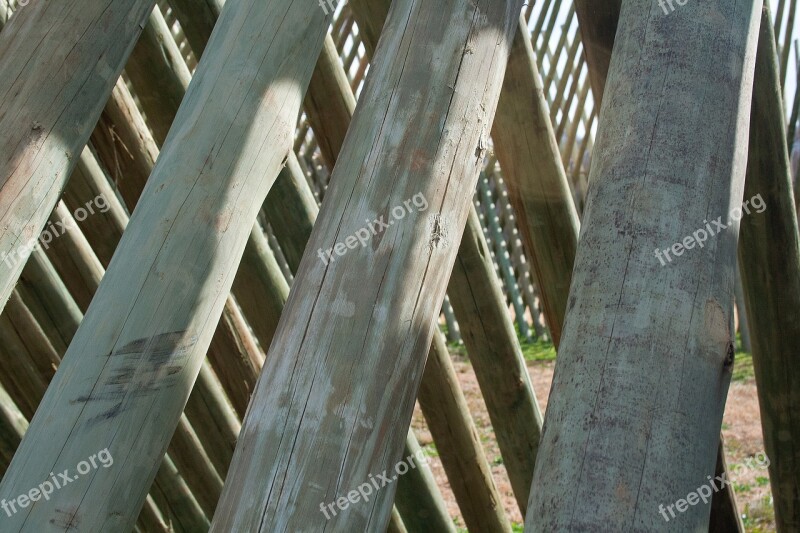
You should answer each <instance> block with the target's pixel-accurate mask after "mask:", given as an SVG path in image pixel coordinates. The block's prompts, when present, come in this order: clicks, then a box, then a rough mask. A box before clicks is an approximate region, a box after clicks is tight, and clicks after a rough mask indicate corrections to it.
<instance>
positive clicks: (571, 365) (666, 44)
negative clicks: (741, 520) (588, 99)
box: [526, 0, 761, 531]
mask: <svg viewBox="0 0 800 533" xmlns="http://www.w3.org/2000/svg"><path fill="white" fill-rule="evenodd" d="M760 7H761V2H760V1H753V0H726V1H722V2H715V3H714V4H705V3H694V4H692V3H689V4H687V5H685V6H681V7H679V8H678V9H677V10H676V11H675V12H673V13H671V14H669V15H666V16H665V15H664V13H663V12H662V11H661V10H660V9H654V8H653V6H652V5H651V4H650V3H643V2H640V1H638V0H625V1H624V2H623V4H622V11H621V14H620V24H619V30H618V32H617V37H616V43H615V48H614V56H613V58H612V61H611V68H610V72H609V76H608V81H607V86H606V89H605V96H604V99H603V107H602V111H601V121H600V129H599V132H598V139H597V144H596V149H595V154H594V159H593V164H592V174H591V178H590V180H589V183H590V190H589V196H588V199H587V205H586V211H585V212H584V223H583V227H582V234H581V240H580V244H579V247H578V254H577V257H576V266H575V270H574V272H573V280H572V286H571V290H570V298H569V305H568V311H567V318H566V323H565V329H564V336H563V338H562V342H561V347H560V350H559V358H558V361H557V363H556V372H555V376H554V381H553V389H552V392H551V395H550V402H549V404H548V409H547V412H546V416H545V425H544V432H543V435H542V441H541V444H540V448H539V457H538V460H537V463H536V470H535V475H534V487H536V489H537V490H536V491H532V493H531V494H532V496H531V500H530V502H529V506H528V514H527V522H526V529H527V530H529V531H553V530H562V529H567V528H572V529H596V528H603V529H610V530H629V529H633V530H656V529H666V528H673V527H674V528H678V529H681V530H684V529H685V530H696V529H700V528H706V527H707V525H708V517H709V511H710V504H705V505H704V504H702V503H701V504H698V505H695V506H689V507H688V509H686V511H685V512H684V513H680V512H678V513H677V515H676V516H675V517H669V519H670V520H671V521H672V522H671V523H670V524H669V525H667V523H666V522H665V519H664V518H663V517H662V514H660V513H659V506H660V505H664V506H665V507H666V506H668V505H671V504H673V503H674V502H675V501H676V500H678V499H680V498H685V497H686V495H687V494H689V493H690V492H693V491H696V490H697V489H698V487H701V486H703V485H707V484H708V483H709V482H708V480H707V476H712V477H713V474H714V472H715V459H716V455H717V447H718V444H719V429H720V425H721V422H722V413H723V409H724V405H725V398H726V393H727V389H728V384H729V382H730V374H731V367H732V362H733V337H732V335H733V333H732V332H731V330H730V325H731V323H732V306H733V284H734V277H735V276H734V272H735V259H736V256H735V252H736V239H737V233H738V231H737V230H738V224H736V223H734V224H733V225H731V226H730V227H728V228H727V229H725V230H720V233H719V234H713V235H709V236H707V240H706V242H705V243H704V246H703V247H702V248H700V247H698V246H697V245H694V244H693V245H692V248H691V249H684V250H682V251H681V250H680V249H678V251H679V252H680V256H677V255H678V254H677V253H675V254H674V255H670V257H671V258H672V261H671V262H665V264H663V265H662V264H661V260H660V259H658V257H657V254H655V253H654V250H663V249H664V248H667V247H671V246H672V245H673V243H683V242H686V238H687V237H691V236H692V235H693V234H694V233H695V232H696V231H697V230H698V229H701V228H706V223H707V222H706V219H708V220H715V219H716V218H717V217H718V216H720V217H722V218H723V224H725V223H726V219H727V217H728V213H729V212H730V210H731V209H732V208H733V207H737V206H740V205H741V204H740V202H741V199H742V194H743V186H744V183H743V181H744V170H745V164H746V153H747V135H746V132H747V124H748V119H749V111H750V96H751V90H752V75H753V65H754V59H755V44H756V37H757V28H758V22H759V14H760ZM708 224H709V227H711V223H710V222H709V223H708ZM695 238H699V237H695ZM687 246H688V244H687ZM676 458H680V460H676ZM652 480H656V482H651V481H652ZM708 488H709V489H710V487H708ZM673 507H674V505H673ZM668 516H669V515H668Z"/></svg>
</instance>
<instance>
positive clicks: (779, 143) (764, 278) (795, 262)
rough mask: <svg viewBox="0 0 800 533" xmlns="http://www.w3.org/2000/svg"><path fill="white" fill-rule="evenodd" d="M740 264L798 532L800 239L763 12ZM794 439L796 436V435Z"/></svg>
mask: <svg viewBox="0 0 800 533" xmlns="http://www.w3.org/2000/svg"><path fill="white" fill-rule="evenodd" d="M755 80H756V81H755V90H754V94H753V112H752V119H751V125H750V156H749V159H748V165H747V181H746V183H745V194H744V196H745V199H749V198H754V197H758V198H759V199H760V200H761V202H762V204H763V205H764V207H763V208H761V209H760V210H761V211H763V212H762V213H756V212H751V213H750V214H749V215H745V216H744V218H743V219H742V221H741V226H742V229H741V238H740V243H739V267H740V269H741V274H742V285H743V288H744V293H745V300H746V305H745V307H746V308H747V317H748V321H749V326H750V331H751V333H752V335H751V343H752V348H753V366H754V368H755V375H756V384H757V386H758V387H757V388H758V400H759V407H760V411H761V426H762V431H763V433H764V446H765V449H766V452H767V456H768V457H769V460H770V464H769V473H770V476H769V477H770V484H771V486H772V497H773V498H774V507H775V522H776V525H777V528H778V531H793V530H797V529H798V528H800V425H799V424H798V423H797V421H796V418H795V413H797V412H798V410H800V369H798V368H797V366H796V365H795V364H794V363H793V361H795V359H796V357H797V352H798V349H800V346H798V342H800V339H798V335H800V324H798V321H797V320H796V318H795V317H796V315H797V312H798V309H799V308H800V239H799V238H798V233H797V231H798V230H797V217H796V214H795V209H794V194H793V192H792V178H791V173H790V170H789V168H790V167H789V154H788V151H787V148H786V137H785V136H786V127H785V123H784V111H783V98H782V97H781V88H780V67H779V65H778V58H777V51H776V47H775V37H774V34H773V33H772V24H771V19H770V16H769V10H768V9H765V10H764V15H763V17H762V22H761V34H760V38H759V48H758V56H757V60H756V75H755ZM795 435H797V438H795V437H794V436H795Z"/></svg>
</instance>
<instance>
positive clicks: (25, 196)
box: [0, 0, 154, 309]
mask: <svg viewBox="0 0 800 533" xmlns="http://www.w3.org/2000/svg"><path fill="white" fill-rule="evenodd" d="M153 5H154V0H133V1H131V0H113V1H111V2H106V3H91V4H87V3H86V2H83V1H80V0H65V1H63V2H58V3H52V2H35V3H33V4H30V5H28V6H26V7H25V9H22V10H21V11H20V12H19V13H17V14H15V15H14V17H13V18H12V19H11V22H10V23H9V24H8V26H7V27H5V28H4V29H3V31H2V33H1V34H0V71H1V72H3V76H2V78H0V94H2V95H5V96H4V98H3V99H2V102H0V131H2V132H4V133H3V136H2V138H0V176H2V180H3V181H2V182H1V184H0V227H2V228H3V232H2V233H0V254H2V257H3V258H4V259H5V258H6V257H8V256H10V255H13V256H14V257H19V256H22V257H23V258H26V257H27V255H29V254H30V250H28V249H27V246H28V244H29V241H30V238H31V236H35V235H38V234H39V232H40V231H41V230H42V227H43V226H44V224H45V221H46V219H47V216H48V215H49V214H50V212H51V211H52V209H53V207H54V206H55V205H56V201H57V200H58V197H59V196H60V195H61V191H62V189H63V187H64V183H65V182H66V180H67V177H68V176H69V173H70V170H71V169H72V167H73V166H74V165H75V163H76V161H77V159H78V156H79V154H80V152H81V150H82V149H83V147H84V145H85V144H86V141H88V139H89V135H90V133H91V131H92V128H93V127H94V125H95V123H96V122H97V119H98V118H99V116H100V112H101V110H102V107H103V103H104V102H105V101H106V99H107V98H108V95H109V93H110V92H111V88H112V87H113V85H114V81H115V80H116V79H117V77H118V76H119V73H120V71H121V70H122V66H123V64H124V63H125V60H126V59H127V58H128V55H129V54H130V52H131V49H132V48H133V45H134V43H135V41H136V38H137V37H138V35H139V32H141V28H142V25H143V21H144V20H145V18H146V17H147V15H148V13H149V12H150V10H151V9H152V8H153ZM53 35H58V36H59V38H58V39H53V38H52V36H53ZM48 36H49V37H50V38H48ZM65 69H68V70H69V72H68V73H67V71H66V70H65ZM59 73H60V74H59ZM44 80H50V81H44ZM26 250H27V252H26ZM26 253H27V255H26ZM24 263H25V261H24V260H21V261H20V260H17V261H10V262H8V263H7V262H6V261H0V309H1V308H2V307H3V306H4V305H5V302H6V300H7V299H8V296H9V294H11V290H12V288H13V287H14V284H15V283H16V281H17V278H18V277H19V274H20V272H21V271H22V267H23V265H24ZM9 265H10V266H9Z"/></svg>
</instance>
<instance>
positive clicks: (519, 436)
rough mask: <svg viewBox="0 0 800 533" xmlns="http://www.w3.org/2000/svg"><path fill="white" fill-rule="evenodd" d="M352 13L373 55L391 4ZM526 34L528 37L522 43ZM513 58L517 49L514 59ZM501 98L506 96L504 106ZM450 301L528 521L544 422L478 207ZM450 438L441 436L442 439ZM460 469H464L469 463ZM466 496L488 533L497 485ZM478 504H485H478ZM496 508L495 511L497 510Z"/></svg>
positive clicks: (356, 5)
mask: <svg viewBox="0 0 800 533" xmlns="http://www.w3.org/2000/svg"><path fill="white" fill-rule="evenodd" d="M380 6H383V7H384V8H385V9H386V10H385V11H378V10H377V8H378V7H380ZM352 9H353V13H354V15H355V16H356V18H357V19H358V20H359V27H365V28H368V30H367V31H365V32H364V43H365V46H366V48H367V50H371V49H374V45H375V42H374V41H373V39H377V35H376V33H375V31H374V28H378V29H380V28H381V27H382V26H383V23H384V20H383V19H380V18H378V19H373V17H381V16H383V17H385V15H386V13H388V4H387V3H386V2H370V3H369V5H366V3H365V2H364V1H361V0H356V1H355V2H353V3H352ZM370 28H371V30H370ZM520 31H523V32H525V31H526V30H525V29H521V28H518V30H517V34H515V38H514V42H515V43H516V42H517V41H518V40H519V32H520ZM526 35H527V34H526V33H523V38H525V36H526ZM515 46H516V44H515ZM513 53H514V52H513V47H512V55H513ZM510 63H511V60H510V61H509V64H510ZM506 77H508V71H506ZM504 87H505V84H504ZM312 88H313V86H312ZM502 99H503V96H502V93H501V97H500V100H501V101H502ZM499 105H500V104H498V106H499ZM498 110H499V107H498ZM495 123H496V119H495ZM498 231H500V230H499V229H498ZM512 277H513V274H512ZM448 294H449V295H450V298H451V303H452V304H453V307H454V309H455V311H456V316H457V318H458V321H459V324H461V327H462V336H463V338H464V343H465V345H466V347H467V352H468V354H469V357H470V360H471V361H472V362H473V365H474V367H475V374H476V376H477V377H478V382H479V384H480V386H481V392H482V394H483V397H484V400H485V401H486V406H487V410H488V411H489V414H490V417H491V419H492V427H493V428H494V430H495V433H496V435H497V440H498V443H499V446H500V450H501V453H502V455H503V460H504V462H505V464H506V468H507V471H508V474H509V479H510V480H511V484H512V487H513V490H514V495H515V497H516V499H517V503H518V505H519V508H520V510H521V511H522V513H523V515H524V513H525V509H526V504H527V501H528V493H529V491H530V484H531V480H532V479H533V465H534V462H535V459H536V448H537V443H538V442H539V436H540V434H541V428H542V415H541V412H540V411H539V407H538V405H537V402H536V395H535V394H534V392H533V387H532V385H531V382H530V378H529V377H528V373H527V368H526V366H525V361H524V360H523V358H522V351H521V349H520V347H519V341H518V339H517V335H516V333H515V331H514V325H513V323H512V322H511V320H510V318H509V316H508V308H507V306H506V302H505V298H504V296H503V294H502V291H500V290H499V285H498V280H497V277H496V275H495V271H494V266H493V265H492V259H491V257H490V253H489V249H488V246H487V244H486V240H485V238H484V235H483V230H482V228H481V225H480V221H479V219H478V215H477V212H476V211H475V208H474V207H472V208H471V209H470V214H469V216H468V217H467V223H466V227H465V229H464V233H463V237H462V239H461V245H460V246H459V249H458V256H457V259H456V262H455V264H454V267H453V271H452V274H451V278H450V282H449V284H448ZM431 349H432V352H435V351H436V346H435V343H434V345H433V346H432V348H431ZM427 372H428V370H427V367H426V373H427ZM423 380H425V377H423ZM434 383H435V382H432V383H431V386H437V385H434ZM469 425H471V422H469ZM445 436H446V435H440V440H442V439H443V437H445ZM454 444H455V443H454ZM462 444H466V443H463V442H462ZM458 449H459V450H460V452H458V453H467V454H468V453H469V451H468V450H469V447H465V448H460V447H459V448H458ZM461 463H462V468H463V464H464V459H463V458H461ZM448 466H451V468H452V469H451V470H450V472H453V470H455V469H456V468H457V465H455V464H452V465H448ZM474 466H475V465H473V468H469V469H468V470H469V471H470V472H471V473H472V474H471V477H474V478H476V479H480V475H479V473H480V468H478V469H477V472H476V469H475V468H474ZM464 470H465V471H466V470H467V469H466V468H465V469H464ZM451 475H453V474H451ZM451 484H453V485H454V486H456V487H457V488H460V487H459V484H460V481H455V480H454V481H451ZM465 489H468V490H465V491H464V492H456V497H457V498H458V499H459V502H460V503H463V505H461V508H462V509H464V508H467V509H470V510H467V511H463V512H464V514H465V520H466V519H467V518H469V519H470V520H469V521H468V523H467V526H468V527H471V528H475V526H479V528H478V529H479V530H483V529H481V528H485V527H486V523H485V522H482V520H481V518H479V517H477V516H475V515H479V514H481V511H480V509H484V508H486V506H487V503H488V502H490V501H491V500H492V499H493V498H494V497H495V496H494V494H493V490H492V484H488V485H487V484H485V483H484V484H483V485H482V486H479V485H470V486H469V487H465ZM476 499H479V500H480V501H482V502H483V503H482V504H479V505H475V501H476ZM489 508H491V504H490V503H489ZM494 518H495V520H496V521H495V522H494V526H493V527H502V526H501V524H502V523H503V521H504V518H505V517H501V516H499V515H497V516H495V517H494ZM470 522H471V524H470Z"/></svg>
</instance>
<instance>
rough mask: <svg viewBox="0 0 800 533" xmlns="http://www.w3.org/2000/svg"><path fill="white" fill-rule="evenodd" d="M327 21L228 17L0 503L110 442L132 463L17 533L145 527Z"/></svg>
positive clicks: (93, 481)
mask: <svg viewBox="0 0 800 533" xmlns="http://www.w3.org/2000/svg"><path fill="white" fill-rule="evenodd" d="M48 5H50V4H48ZM276 13H280V14H281V16H277V15H276ZM327 23H328V20H326V18H325V17H324V16H323V14H322V12H321V11H317V10H309V9H308V5H307V3H306V2H301V1H300V0H296V1H292V2H290V3H288V4H287V3H286V2H278V1H277V0H275V1H268V2H267V3H266V4H264V3H263V1H262V0H258V1H256V0H245V1H242V2H237V3H231V4H229V5H228V6H226V8H225V9H223V12H222V15H221V17H220V20H219V21H218V23H217V24H218V25H219V26H220V28H221V29H220V31H218V32H216V33H215V34H214V35H213V36H212V39H211V42H210V43H209V48H208V50H207V52H206V55H205V58H204V60H203V62H202V63H201V64H200V65H199V66H198V70H197V72H196V73H195V76H194V78H193V80H192V83H191V85H190V88H189V91H188V92H187V94H186V97H185V98H184V101H183V103H182V105H181V109H180V111H179V113H178V116H177V118H176V122H175V123H174V124H173V126H172V129H171V132H170V135H169V138H168V140H167V142H166V144H165V146H164V149H163V150H162V153H161V155H160V157H159V160H158V164H157V165H156V168H155V169H154V171H153V175H152V176H151V178H150V180H148V184H147V187H146V188H145V191H144V192H143V197H142V199H141V200H140V202H139V205H138V207H137V209H136V211H135V212H134V214H133V216H132V218H131V222H130V224H129V225H128V228H127V230H126V231H125V234H124V235H123V238H122V241H121V242H120V246H119V248H118V250H117V252H116V253H115V256H114V260H113V261H112V262H111V265H110V266H109V269H108V271H107V272H106V275H105V277H104V278H103V282H102V283H101V285H100V288H99V290H98V292H97V294H96V295H95V297H94V299H93V301H92V304H91V305H90V307H89V310H88V312H87V314H86V317H85V318H84V321H83V323H82V324H81V327H80V328H79V329H78V332H77V334H76V335H75V339H74V340H73V342H72V344H71V345H70V348H69V350H68V351H67V354H66V356H65V357H64V361H63V363H62V366H61V367H60V369H59V372H58V373H57V374H56V377H55V379H54V381H53V384H52V385H51V388H50V391H49V392H48V394H47V395H46V396H45V399H44V400H43V404H42V405H43V407H44V408H43V410H42V412H44V413H47V416H37V417H34V419H33V420H32V422H31V426H30V428H29V430H28V433H27V434H26V436H25V438H24V439H23V442H22V444H21V446H20V449H19V451H18V452H17V455H16V456H15V459H14V461H13V462H12V464H11V466H10V468H9V470H8V472H7V473H6V476H5V477H4V479H3V481H2V483H1V484H0V496H2V497H7V498H10V497H13V496H15V495H16V494H18V493H20V491H23V490H27V488H28V487H30V486H33V483H34V480H41V479H44V477H46V474H47V473H49V472H50V471H52V469H53V468H57V467H58V466H60V465H62V464H63V465H64V467H62V468H65V467H67V466H71V465H73V464H76V463H77V462H78V461H80V460H81V459H82V458H83V457H84V454H85V453H86V452H85V451H86V450H87V449H91V448H92V447H95V446H99V445H101V444H102V445H103V447H105V446H108V447H109V449H110V451H111V453H114V452H115V450H124V453H126V454H127V455H126V461H124V462H120V463H119V464H118V465H115V471H114V472H113V475H103V474H102V473H97V474H96V475H94V476H86V477H84V478H81V479H79V480H78V481H77V482H73V483H71V484H70V485H66V486H64V487H63V488H62V489H61V490H60V491H59V494H58V500H57V502H56V501H55V500H51V501H49V502H41V501H40V502H39V504H37V505H36V506H33V507H30V508H27V509H25V510H24V511H21V512H19V513H17V514H15V515H14V516H13V517H12V518H9V519H8V522H7V523H8V524H9V527H12V528H13V527H16V526H17V524H21V523H22V522H23V521H25V523H26V526H28V527H32V528H45V527H46V525H47V524H48V523H49V521H50V519H52V518H53V517H54V515H55V513H56V512H57V511H56V509H57V508H61V507H63V506H65V505H66V506H71V507H72V508H73V509H74V510H75V512H80V513H81V514H82V517H83V518H82V520H83V522H82V526H83V527H85V528H87V529H98V530H101V529H114V530H124V529H127V528H130V527H132V526H133V523H134V521H135V517H136V512H138V510H139V508H140V507H141V505H142V503H143V502H144V498H145V495H146V490H147V487H148V486H149V484H150V481H151V480H152V479H153V477H154V476H155V474H156V469H157V464H156V462H155V459H156V458H158V457H161V455H162V454H163V453H164V450H165V449H166V446H167V444H168V436H169V435H170V434H171V432H172V431H173V429H174V427H175V425H176V424H177V423H178V420H179V417H180V413H181V411H182V409H183V406H184V404H185V403H186V399H187V397H188V395H189V391H190V390H191V387H192V384H193V382H194V380H195V378H196V376H197V373H198V371H199V369H200V365H201V363H202V356H203V355H204V354H205V351H206V349H207V348H208V346H209V344H210V342H211V337H212V334H213V332H214V328H212V327H209V324H215V323H216V322H217V320H218V319H219V317H220V315H221V313H222V310H223V306H224V304H225V299H226V297H227V295H228V292H229V290H230V286H231V284H232V282H233V275H234V273H235V269H236V266H237V261H238V260H239V258H240V257H241V255H242V253H243V251H244V246H245V243H246V240H247V235H248V234H249V232H250V229H251V228H252V226H253V223H254V221H255V218H256V214H257V212H258V210H259V209H260V207H261V203H262V202H263V200H264V197H265V196H266V193H267V191H268V190H269V187H270V186H271V184H272V182H273V181H274V180H275V177H276V176H277V174H278V169H279V168H280V166H281V163H282V161H283V160H284V158H285V157H286V154H287V153H288V151H289V149H290V147H291V141H292V137H293V135H292V134H293V131H294V123H295V119H296V117H297V114H298V112H299V108H300V102H301V100H302V96H303V93H304V92H305V89H306V86H307V85H308V79H309V78H310V76H311V70H312V68H313V65H314V62H315V60H316V57H317V55H318V53H319V50H320V49H321V47H322V42H323V38H324V35H325V28H326V26H327ZM289 55H291V57H289ZM231 58H238V60H232V59H231ZM243 64H244V65H248V67H247V68H243V66H242V65H243ZM220 124H227V125H228V127H227V128H225V129H223V130H220V129H219V125H220ZM87 134H88V132H87ZM108 354H115V356H114V357H110V358H109V357H108ZM120 375H128V376H131V377H129V378H128V379H125V380H122V381H120V380H119V378H118V376H120ZM74 376H80V379H70V378H71V377H74ZM154 406H157V409H158V413H159V415H160V416H158V417H154V416H151V412H152V410H153V407H154ZM112 436H113V440H112V439H111V437H112ZM98 443H100V444H98ZM31 457H35V458H36V459H35V461H32V460H29V458H31ZM23 465H25V467H24V468H23ZM45 470H47V472H45ZM38 482H40V481H37V483H38ZM122 494H124V495H125V497H124V498H123V497H121V495H122Z"/></svg>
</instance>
